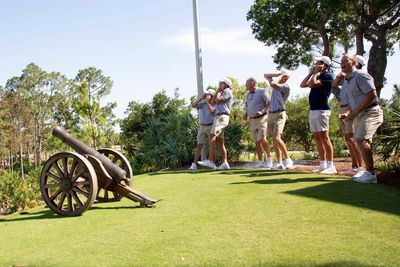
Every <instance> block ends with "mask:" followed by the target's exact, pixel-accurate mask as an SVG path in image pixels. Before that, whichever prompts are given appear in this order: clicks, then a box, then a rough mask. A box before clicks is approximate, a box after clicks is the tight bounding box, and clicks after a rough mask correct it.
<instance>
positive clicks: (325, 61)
mask: <svg viewBox="0 0 400 267" xmlns="http://www.w3.org/2000/svg"><path fill="white" fill-rule="evenodd" d="M315 61H322V62H324V63H325V64H326V65H328V66H329V65H331V59H330V58H329V57H327V56H322V57H316V58H315Z"/></svg>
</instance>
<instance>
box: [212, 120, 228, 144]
mask: <svg viewBox="0 0 400 267" xmlns="http://www.w3.org/2000/svg"><path fill="white" fill-rule="evenodd" d="M228 124H229V116H228V115H225V114H223V115H216V116H215V117H214V124H213V126H212V127H211V132H210V133H211V134H213V135H215V136H217V137H219V138H224V129H225V127H226V126H228Z"/></svg>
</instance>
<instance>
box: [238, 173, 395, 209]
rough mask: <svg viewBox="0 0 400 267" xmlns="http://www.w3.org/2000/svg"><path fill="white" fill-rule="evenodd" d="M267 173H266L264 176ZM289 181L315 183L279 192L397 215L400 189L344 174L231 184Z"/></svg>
mask: <svg viewBox="0 0 400 267" xmlns="http://www.w3.org/2000/svg"><path fill="white" fill-rule="evenodd" d="M302 174H305V173H302ZM269 175H270V174H268V175H267V176H269ZM278 175H279V176H283V175H285V173H280V174H278ZM321 182H323V184H320V183H321ZM293 183H319V184H318V185H315V186H313V185H310V186H305V187H304V188H301V189H296V190H289V191H285V192H283V193H285V194H290V195H296V196H302V197H308V198H314V199H319V200H324V201H329V202H334V203H340V204H345V205H351V206H356V207H360V208H366V209H370V210H376V211H381V212H386V213H391V214H395V215H400V193H399V190H398V189H396V188H394V187H391V186H386V185H382V184H361V183H356V182H353V181H352V180H350V179H349V178H345V177H337V176H319V177H301V178H287V177H282V178H276V179H260V180H252V181H248V182H235V183H231V184H232V185H240V184H263V185H273V184H293Z"/></svg>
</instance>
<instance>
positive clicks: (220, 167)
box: [217, 162, 231, 170]
mask: <svg viewBox="0 0 400 267" xmlns="http://www.w3.org/2000/svg"><path fill="white" fill-rule="evenodd" d="M230 168H231V167H230V166H229V164H228V162H224V163H222V164H221V165H219V166H218V168H217V170H229V169H230Z"/></svg>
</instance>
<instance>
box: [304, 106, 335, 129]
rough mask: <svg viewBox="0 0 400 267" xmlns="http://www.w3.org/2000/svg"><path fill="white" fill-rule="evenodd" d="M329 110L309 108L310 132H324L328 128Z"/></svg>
mask: <svg viewBox="0 0 400 267" xmlns="http://www.w3.org/2000/svg"><path fill="white" fill-rule="evenodd" d="M330 116H331V111H330V110H310V119H309V121H310V132H312V133H316V132H325V131H328V130H329V117H330Z"/></svg>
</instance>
